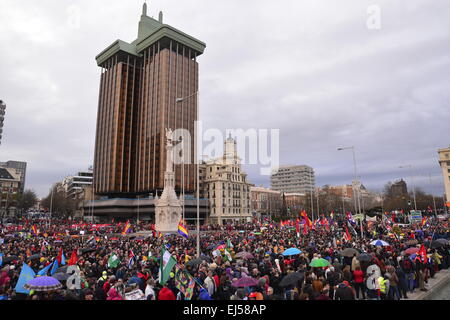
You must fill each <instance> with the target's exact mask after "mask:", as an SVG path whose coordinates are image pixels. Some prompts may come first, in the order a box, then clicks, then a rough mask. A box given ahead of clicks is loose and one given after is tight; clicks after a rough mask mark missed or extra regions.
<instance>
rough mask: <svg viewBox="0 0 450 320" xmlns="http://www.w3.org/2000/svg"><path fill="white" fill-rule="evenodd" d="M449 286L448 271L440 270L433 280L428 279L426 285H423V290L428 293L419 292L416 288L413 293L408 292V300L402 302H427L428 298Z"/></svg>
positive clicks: (449, 275)
mask: <svg viewBox="0 0 450 320" xmlns="http://www.w3.org/2000/svg"><path fill="white" fill-rule="evenodd" d="M449 284H450V269H446V270H441V271H439V272H438V273H436V274H435V276H434V278H429V279H428V283H426V284H425V288H426V289H428V291H421V290H420V289H418V288H416V289H415V290H414V292H413V293H410V292H408V299H402V300H429V299H428V298H429V296H430V295H431V294H433V293H435V292H437V291H439V290H441V289H442V288H444V287H445V286H446V285H449Z"/></svg>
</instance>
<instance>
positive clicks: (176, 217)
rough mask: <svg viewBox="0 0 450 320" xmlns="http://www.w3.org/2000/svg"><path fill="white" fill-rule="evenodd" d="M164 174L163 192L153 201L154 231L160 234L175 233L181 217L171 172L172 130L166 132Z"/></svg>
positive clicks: (179, 204)
mask: <svg viewBox="0 0 450 320" xmlns="http://www.w3.org/2000/svg"><path fill="white" fill-rule="evenodd" d="M166 150H167V161H166V172H165V173H164V190H163V193H162V195H161V197H160V198H158V196H156V201H155V229H156V231H159V232H161V233H176V232H177V231H178V223H179V222H180V220H181V217H182V210H183V209H182V207H181V201H180V199H178V197H177V194H176V193H175V174H174V172H173V145H172V130H170V129H169V130H167V131H166Z"/></svg>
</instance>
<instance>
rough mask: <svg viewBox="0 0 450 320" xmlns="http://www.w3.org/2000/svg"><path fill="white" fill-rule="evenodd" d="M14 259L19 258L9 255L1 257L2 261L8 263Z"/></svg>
mask: <svg viewBox="0 0 450 320" xmlns="http://www.w3.org/2000/svg"><path fill="white" fill-rule="evenodd" d="M14 260H19V257H18V256H9V257H4V258H3V263H10V262H12V261H14Z"/></svg>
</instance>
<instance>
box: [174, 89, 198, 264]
mask: <svg viewBox="0 0 450 320" xmlns="http://www.w3.org/2000/svg"><path fill="white" fill-rule="evenodd" d="M192 96H196V97H197V99H198V91H196V92H194V93H193V94H190V95H188V96H187V97H184V98H176V100H175V101H176V103H180V102H181V103H182V102H183V101H185V100H187V99H189V98H191V97H192ZM199 109H200V108H199V107H198V104H197V121H198V120H199V114H200V110H199ZM195 131H196V134H195V137H196V138H197V144H198V122H197V128H196V130H195ZM196 147H197V146H196ZM196 149H198V148H196ZM195 155H197V152H195ZM195 158H197V157H195ZM196 160H197V162H198V159H196ZM199 180H200V172H199V164H198V163H197V258H199V257H200V182H199ZM183 201H184V199H183Z"/></svg>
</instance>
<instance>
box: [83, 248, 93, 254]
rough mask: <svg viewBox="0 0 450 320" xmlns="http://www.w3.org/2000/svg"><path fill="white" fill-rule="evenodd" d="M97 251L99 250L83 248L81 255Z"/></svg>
mask: <svg viewBox="0 0 450 320" xmlns="http://www.w3.org/2000/svg"><path fill="white" fill-rule="evenodd" d="M96 250H97V249H95V248H83V249H81V253H88V252H93V251H96Z"/></svg>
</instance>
